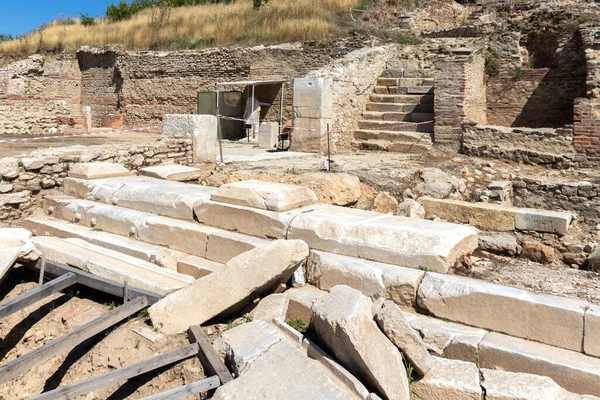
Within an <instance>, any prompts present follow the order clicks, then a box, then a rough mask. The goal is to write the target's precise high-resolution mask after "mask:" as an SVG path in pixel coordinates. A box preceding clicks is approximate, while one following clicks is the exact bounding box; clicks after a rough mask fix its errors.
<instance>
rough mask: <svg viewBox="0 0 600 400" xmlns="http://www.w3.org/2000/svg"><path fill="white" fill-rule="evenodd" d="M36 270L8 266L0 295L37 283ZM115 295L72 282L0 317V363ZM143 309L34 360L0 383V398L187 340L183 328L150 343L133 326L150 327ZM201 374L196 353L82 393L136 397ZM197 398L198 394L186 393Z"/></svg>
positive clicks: (80, 321)
mask: <svg viewBox="0 0 600 400" xmlns="http://www.w3.org/2000/svg"><path fill="white" fill-rule="evenodd" d="M36 281H37V274H35V273H33V272H32V271H31V270H29V269H26V268H25V267H20V268H16V269H15V270H13V271H12V272H11V273H10V275H9V276H8V278H7V279H6V281H5V282H4V283H3V284H2V286H1V288H0V301H6V300H10V299H11V298H14V297H16V296H18V295H20V294H21V293H24V292H26V291H28V290H31V289H33V288H35V287H36V283H34V282H36ZM120 304H121V303H120V302H119V300H118V299H116V298H114V297H111V296H108V295H104V294H102V293H98V292H94V291H92V290H90V289H87V288H83V287H79V286H73V287H71V288H69V289H67V290H65V291H64V293H57V294H54V295H52V296H50V297H48V298H46V299H44V300H42V301H39V302H37V303H35V304H34V305H32V306H30V307H27V308H25V309H24V310H21V311H19V312H17V313H15V314H13V315H11V316H9V317H7V318H4V319H1V320H0V364H4V363H6V362H8V361H11V360H14V359H15V358H17V357H19V356H21V355H23V354H25V353H27V352H29V351H32V350H34V349H36V348H38V347H40V346H42V345H44V344H46V343H48V342H49V341H50V340H52V339H54V338H57V337H60V336H62V335H64V334H66V333H68V332H69V331H71V330H73V329H75V328H77V327H79V326H81V325H84V324H85V323H87V322H90V321H92V320H93V319H95V318H98V317H99V316H101V315H104V314H106V313H107V312H109V310H110V309H112V308H114V307H115V306H119V305H120ZM145 315H146V314H145V313H143V312H140V313H138V314H137V315H134V316H132V317H130V318H129V319H126V320H125V321H124V322H122V323H121V324H117V325H115V326H113V327H112V328H109V329H108V330H106V331H105V332H103V333H100V334H98V335H96V336H94V337H93V338H91V339H88V340H87V341H85V342H83V343H82V344H80V345H79V346H77V347H76V348H75V349H73V350H72V351H71V352H69V353H68V354H66V353H65V354H61V355H60V356H56V357H54V358H53V359H51V360H48V361H46V362H44V363H41V364H39V365H38V366H36V367H34V368H32V369H31V370H29V371H28V372H26V373H25V374H23V375H21V376H19V377H18V378H15V379H13V380H11V381H10V382H8V383H5V384H2V385H0V399H6V400H8V399H11V400H13V399H26V398H29V397H31V396H34V395H36V394H39V393H41V392H42V391H48V390H52V389H54V388H56V387H59V386H65V385H69V384H71V383H75V382H77V381H80V380H84V379H87V378H90V377H92V376H96V375H100V374H103V373H105V372H108V371H111V370H114V369H117V368H121V367H124V366H127V365H130V364H133V363H136V362H138V361H141V360H143V359H146V358H149V357H152V356H154V355H156V354H160V353H164V352H167V351H169V350H173V349H175V348H178V347H183V346H186V345H188V344H189V341H188V339H187V338H186V335H185V334H179V335H170V336H163V335H161V338H160V339H159V340H157V341H156V342H155V343H152V342H151V341H150V340H148V339H146V338H145V337H143V336H141V335H139V334H138V333H136V332H134V331H133V330H134V329H136V330H141V329H147V330H148V331H150V332H152V333H154V329H153V328H152V326H150V320H149V319H148V318H147V316H145ZM203 378H204V371H203V369H202V366H201V364H200V362H199V360H198V358H197V357H192V358H189V359H187V360H184V361H182V362H180V363H177V364H174V365H172V366H168V367H164V368H161V369H159V370H157V371H156V372H150V373H148V374H145V375H142V376H140V377H139V378H136V379H132V380H130V381H127V382H120V383H118V384H115V385H112V386H109V387H107V388H104V389H100V390H97V391H95V392H93V393H90V394H88V395H86V396H82V397H81V398H82V399H86V400H92V399H112V400H117V399H139V398H142V397H146V396H149V395H151V394H155V393H159V392H162V391H165V390H169V389H172V388H175V387H178V386H181V385H184V384H189V383H192V382H195V381H197V380H200V379H203ZM190 398H194V399H197V398H202V397H199V396H197V397H190Z"/></svg>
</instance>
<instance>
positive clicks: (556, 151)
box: [463, 124, 575, 168]
mask: <svg viewBox="0 0 600 400" xmlns="http://www.w3.org/2000/svg"><path fill="white" fill-rule="evenodd" d="M463 128H464V136H463V151H464V153H465V154H468V155H472V156H477V157H490V158H500V159H506V160H513V161H517V162H524V163H527V164H542V165H547V166H552V167H556V168H559V167H565V166H569V165H571V164H572V162H573V161H574V158H575V149H574V147H573V129H572V127H565V128H558V129H554V128H539V129H535V128H510V127H502V126H489V125H473V124H465V125H464V126H463Z"/></svg>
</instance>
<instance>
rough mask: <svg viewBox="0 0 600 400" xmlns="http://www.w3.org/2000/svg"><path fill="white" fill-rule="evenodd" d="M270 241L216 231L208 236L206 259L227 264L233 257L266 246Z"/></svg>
mask: <svg viewBox="0 0 600 400" xmlns="http://www.w3.org/2000/svg"><path fill="white" fill-rule="evenodd" d="M267 243H269V241H268V240H265V239H259V238H256V237H253V236H248V235H243V234H241V233H236V232H229V231H221V230H216V231H214V232H211V233H210V234H209V235H208V244H207V245H206V258H208V259H209V260H213V261H217V262H220V263H226V262H227V261H229V260H231V259H232V258H233V257H236V256H239V255H240V254H242V253H243V252H246V251H248V250H252V249H254V248H256V247H260V246H264V245H265V244H267Z"/></svg>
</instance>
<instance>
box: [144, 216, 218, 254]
mask: <svg viewBox="0 0 600 400" xmlns="http://www.w3.org/2000/svg"><path fill="white" fill-rule="evenodd" d="M218 231H219V230H218V229H215V228H211V227H210V226H204V225H200V224H197V223H194V222H187V221H179V220H176V219H173V218H167V217H161V216H158V215H149V216H147V218H146V219H145V223H144V224H143V225H141V224H140V225H137V236H138V237H139V239H140V240H142V241H144V242H148V243H153V244H157V245H161V246H166V247H168V248H170V249H173V250H179V251H183V252H184V253H188V254H192V255H195V256H198V257H204V256H205V255H206V244H207V242H208V236H209V235H210V234H211V233H213V232H218Z"/></svg>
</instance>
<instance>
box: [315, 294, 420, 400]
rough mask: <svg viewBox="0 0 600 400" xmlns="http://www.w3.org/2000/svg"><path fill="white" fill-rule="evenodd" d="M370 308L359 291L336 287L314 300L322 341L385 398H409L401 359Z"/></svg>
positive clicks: (317, 327) (316, 323)
mask: <svg viewBox="0 0 600 400" xmlns="http://www.w3.org/2000/svg"><path fill="white" fill-rule="evenodd" d="M371 307H372V302H371V300H370V299H369V298H368V297H366V296H364V295H362V294H361V293H360V292H359V291H358V290H355V289H352V288H350V287H348V286H336V287H334V288H333V289H331V291H330V292H329V294H327V295H325V296H323V297H321V298H320V299H319V300H317V301H315V303H314V305H313V309H312V318H313V323H314V326H315V329H316V331H317V333H318V335H319V338H321V339H322V340H323V341H324V342H325V343H326V344H327V347H328V348H329V349H331V351H332V352H333V353H334V354H335V356H336V358H337V359H338V360H339V361H340V363H341V364H342V365H343V366H345V367H346V368H347V369H348V370H349V371H350V372H352V373H353V374H354V375H355V376H357V377H358V378H359V379H361V381H363V382H365V383H368V384H369V385H371V386H372V387H374V388H376V389H377V391H379V392H380V393H381V394H382V395H383V396H385V397H386V398H389V399H408V398H409V390H408V378H407V376H406V370H405V367H404V364H403V362H402V356H401V354H400V352H399V351H398V349H397V348H396V347H395V346H394V345H393V344H392V343H391V342H390V341H389V340H388V339H387V338H386V337H385V335H384V334H383V333H382V332H381V331H380V330H379V328H378V327H377V326H376V325H375V323H374V322H373V314H372V309H371ZM366 338H368V339H367V340H365V339H366Z"/></svg>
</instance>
